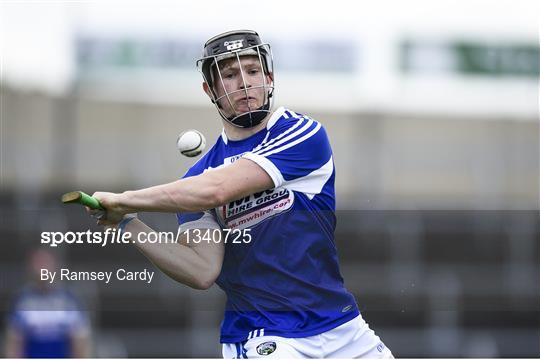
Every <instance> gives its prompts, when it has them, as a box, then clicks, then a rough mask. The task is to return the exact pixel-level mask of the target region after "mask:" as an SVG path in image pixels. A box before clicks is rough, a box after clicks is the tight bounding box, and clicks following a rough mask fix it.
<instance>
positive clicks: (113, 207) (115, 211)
mask: <svg viewBox="0 0 540 360" xmlns="http://www.w3.org/2000/svg"><path fill="white" fill-rule="evenodd" d="M92 196H93V197H95V198H96V199H98V200H99V202H100V203H101V206H103V207H104V208H105V212H103V210H91V209H87V211H88V213H89V214H90V215H91V216H94V217H96V218H97V219H98V222H97V223H98V225H115V224H118V223H119V222H120V221H121V220H122V219H123V218H124V215H125V214H127V213H128V212H127V211H126V210H125V209H123V208H122V207H121V206H120V201H119V200H120V199H119V197H120V194H115V193H110V192H99V191H98V192H95V193H94V194H93V195H92Z"/></svg>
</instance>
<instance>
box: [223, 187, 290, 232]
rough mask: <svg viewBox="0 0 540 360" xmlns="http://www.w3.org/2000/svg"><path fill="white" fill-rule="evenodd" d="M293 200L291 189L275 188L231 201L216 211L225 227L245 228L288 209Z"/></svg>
mask: <svg viewBox="0 0 540 360" xmlns="http://www.w3.org/2000/svg"><path fill="white" fill-rule="evenodd" d="M293 202H294V193H293V192H292V191H289V190H287V189H285V188H277V189H272V190H266V191H261V192H258V193H255V194H252V195H250V196H246V197H245V198H242V199H239V200H235V201H232V202H230V203H228V204H227V205H224V206H222V207H221V208H219V209H217V210H218V211H217V213H218V214H219V217H220V220H221V221H222V223H223V224H224V225H225V227H227V228H229V229H236V228H239V229H245V228H251V227H253V226H255V225H257V224H258V223H260V222H261V221H263V220H266V219H268V218H270V217H272V216H275V215H277V214H280V213H282V212H284V211H286V210H288V209H290V208H291V206H292V204H293Z"/></svg>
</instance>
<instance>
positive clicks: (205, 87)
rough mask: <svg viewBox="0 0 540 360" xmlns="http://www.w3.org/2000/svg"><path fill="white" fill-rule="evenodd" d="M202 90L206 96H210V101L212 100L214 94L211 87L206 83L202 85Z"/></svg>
mask: <svg viewBox="0 0 540 360" xmlns="http://www.w3.org/2000/svg"><path fill="white" fill-rule="evenodd" d="M202 88H203V90H204V92H205V93H206V95H208V96H209V97H210V99H211V98H212V93H211V91H210V87H209V86H208V84H207V83H206V82H203V83H202Z"/></svg>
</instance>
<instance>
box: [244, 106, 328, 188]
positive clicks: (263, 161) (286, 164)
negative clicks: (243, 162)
mask: <svg viewBox="0 0 540 360" xmlns="http://www.w3.org/2000/svg"><path fill="white" fill-rule="evenodd" d="M244 158H246V159H249V160H252V161H254V162H255V163H257V164H258V165H259V166H261V167H262V168H263V169H264V170H265V171H266V172H267V173H268V175H269V176H270V177H271V178H272V181H273V182H274V186H275V187H276V188H277V187H280V186H282V187H285V188H288V189H290V190H294V191H300V192H304V193H306V194H307V195H308V196H314V195H315V194H318V193H320V192H321V190H322V188H323V186H324V184H325V183H326V182H327V181H328V179H329V178H330V177H331V176H332V174H333V171H334V165H333V160H332V149H331V147H330V142H329V141H328V136H327V134H326V131H325V129H324V128H323V126H322V125H321V124H320V123H319V122H317V121H315V120H313V119H311V118H308V117H301V118H297V119H294V120H293V119H289V120H288V121H286V122H284V124H283V125H281V126H276V129H275V130H274V129H272V131H271V132H270V135H269V136H268V138H267V139H266V140H265V141H263V143H262V144H261V145H259V146H257V147H256V148H255V149H253V150H252V151H251V152H249V153H247V154H245V155H244Z"/></svg>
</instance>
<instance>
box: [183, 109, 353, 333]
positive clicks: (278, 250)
mask: <svg viewBox="0 0 540 360" xmlns="http://www.w3.org/2000/svg"><path fill="white" fill-rule="evenodd" d="M240 158H245V159H249V160H251V161H254V162H255V163H257V164H258V165H259V166H261V167H262V168H263V169H264V170H265V171H266V172H267V173H268V175H269V176H270V177H271V178H272V180H273V182H274V185H275V188H274V189H271V190H267V191H263V192H260V193H256V194H252V195H250V196H247V197H245V198H243V199H239V200H237V201H233V202H231V203H229V204H226V205H224V206H221V207H219V208H217V209H213V210H212V211H211V213H212V214H213V216H214V217H215V220H216V221H217V222H218V223H219V224H220V226H221V227H222V228H224V229H240V230H244V229H249V234H250V235H251V241H239V243H233V242H231V241H230V240H229V241H228V242H227V243H226V244H225V257H224V262H223V267H222V269H221V273H220V275H219V277H218V279H217V281H216V282H217V284H218V285H219V286H220V287H221V288H222V289H223V290H224V291H225V293H226V294H227V304H226V309H225V317H224V320H223V322H222V325H221V342H222V343H232V342H240V341H245V340H247V339H249V338H252V337H258V336H263V335H264V336H266V335H277V336H282V337H307V336H313V335H316V334H320V333H322V332H325V331H327V330H330V329H333V328H335V327H337V326H339V325H341V324H343V323H345V322H347V321H349V320H351V319H353V318H354V317H356V316H358V314H359V312H358V308H357V305H356V302H355V300H354V297H353V296H352V295H351V294H350V293H349V292H348V291H347V290H346V289H345V287H344V285H343V278H342V277H341V274H340V272H339V266H338V258H337V253H336V247H335V243H334V230H335V224H336V218H335V192H334V178H335V171H334V163H333V159H332V149H331V147H330V144H329V141H328V137H327V135H326V132H325V130H324V128H323V127H322V126H321V124H320V123H319V122H317V121H315V120H313V119H311V118H309V117H307V116H303V115H300V114H297V113H294V112H292V111H290V110H287V109H284V108H279V109H277V110H276V111H275V112H274V113H273V115H272V116H271V118H270V119H269V121H268V123H267V126H266V128H265V129H263V130H261V131H259V132H257V133H256V134H253V135H252V136H250V137H248V138H246V139H243V140H240V141H232V140H229V139H227V137H226V135H225V133H222V135H221V137H220V138H218V140H217V142H216V143H215V144H214V146H213V147H212V148H211V149H210V150H209V151H208V153H206V154H205V156H204V157H203V158H201V159H200V160H199V161H198V162H197V163H196V164H195V165H194V166H193V167H192V168H191V169H190V170H189V171H188V172H187V174H186V175H185V177H189V176H196V175H199V174H202V173H203V172H204V171H211V169H215V168H219V167H222V166H227V165H229V164H232V163H233V162H234V161H236V160H238V159H240ZM202 216H203V213H188V214H179V215H178V220H179V223H180V224H186V223H189V222H192V221H196V220H198V219H200V218H201V217H202ZM231 238H232V236H231ZM242 240H246V239H245V238H243V239H242Z"/></svg>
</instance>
